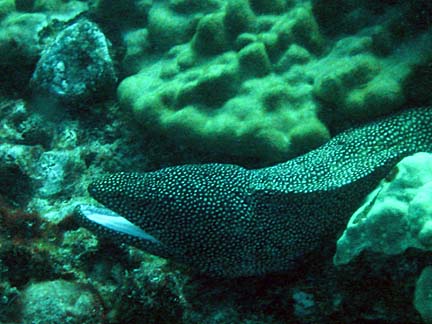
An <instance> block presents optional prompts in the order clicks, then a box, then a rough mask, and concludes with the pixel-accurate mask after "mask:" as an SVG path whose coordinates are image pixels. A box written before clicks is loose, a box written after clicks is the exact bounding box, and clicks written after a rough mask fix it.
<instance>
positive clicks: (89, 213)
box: [75, 204, 161, 244]
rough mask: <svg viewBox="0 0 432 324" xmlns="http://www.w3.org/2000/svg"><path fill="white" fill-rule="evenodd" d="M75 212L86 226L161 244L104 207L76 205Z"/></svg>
mask: <svg viewBox="0 0 432 324" xmlns="http://www.w3.org/2000/svg"><path fill="white" fill-rule="evenodd" d="M75 212H76V214H77V215H78V216H79V217H80V218H81V219H82V220H83V221H84V222H85V223H87V224H90V225H93V226H94V225H95V224H96V225H99V226H102V227H103V228H107V229H110V230H112V231H114V232H116V233H119V234H126V235H130V236H133V237H136V238H139V239H140V240H144V241H147V242H150V243H155V244H161V242H160V241H159V240H158V239H157V238H155V237H154V236H153V235H151V234H149V233H147V232H145V231H144V230H143V229H142V228H140V227H138V226H136V225H135V224H134V223H132V222H130V221H129V220H127V219H126V218H124V217H123V216H121V215H120V214H118V213H116V212H114V211H112V210H111V209H108V208H106V207H103V206H102V207H97V206H93V205H85V204H83V205H78V206H77V207H76V208H75Z"/></svg>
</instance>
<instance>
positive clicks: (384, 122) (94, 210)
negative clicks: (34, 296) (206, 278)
mask: <svg viewBox="0 0 432 324" xmlns="http://www.w3.org/2000/svg"><path fill="white" fill-rule="evenodd" d="M431 125H432V107H428V108H417V109H412V110H408V111H406V112H403V113H399V114H397V115H394V116H392V117H389V118H385V119H381V120H379V121H376V122H373V123H370V124H366V125H364V126H361V127H358V128H354V129H351V130H348V131H345V132H343V133H341V134H339V135H337V136H335V137H334V138H333V139H331V140H330V141H329V142H328V143H326V144H324V145H323V146H321V147H319V148H318V149H315V150H313V151H311V152H309V153H307V154H305V155H303V156H299V157H297V158H294V159H292V160H290V161H288V162H285V163H281V164H278V165H275V166H272V167H268V168H262V169H256V170H247V169H245V168H242V167H240V166H237V165H230V164H203V165H183V166H174V167H169V168H165V169H162V170H159V171H155V172H148V173H124V172H123V173H118V174H112V175H108V176H106V177H104V178H102V179H101V180H98V181H95V182H94V183H92V184H91V185H90V186H89V192H90V194H91V196H92V197H93V198H95V199H96V200H97V201H98V202H99V203H101V204H102V205H104V207H95V206H91V205H79V206H77V207H76V210H75V215H76V216H77V218H78V220H79V221H80V222H81V224H83V225H84V226H86V227H88V228H89V229H91V230H93V231H94V232H96V233H98V234H101V235H105V236H110V237H112V238H113V239H115V240H118V241H119V242H124V243H128V244H131V245H134V246H137V247H139V248H141V249H143V250H145V251H148V252H149V253H152V254H155V255H159V256H162V257H164V258H169V259H173V260H175V261H177V262H181V263H184V264H186V265H189V266H190V267H191V268H193V269H195V270H196V271H198V272H201V273H205V274H207V275H210V276H218V277H238V276H254V275H262V274H265V273H269V272H281V271H287V270H289V269H292V267H293V266H294V265H295V264H296V263H298V261H299V260H302V259H303V258H304V257H305V256H306V255H308V254H310V253H311V252H313V251H317V250H318V249H319V248H320V246H322V245H323V244H334V240H335V238H336V235H337V233H338V232H340V231H342V230H343V229H344V227H345V225H346V223H347V221H348V219H349V217H350V216H351V214H352V213H353V212H354V211H355V210H356V209H357V208H358V207H359V206H360V204H361V202H362V200H363V199H364V197H365V196H366V195H367V194H368V193H369V192H370V191H372V189H373V188H374V187H375V186H376V185H377V184H378V182H379V181H380V180H381V179H382V178H384V177H385V176H386V175H387V174H388V172H389V171H390V170H391V169H392V168H393V166H394V165H395V164H396V163H397V162H398V161H399V160H400V159H402V158H403V157H405V156H407V155H410V154H413V153H415V152H419V151H429V152H430V151H431V148H432V127H431ZM107 208H108V209H107Z"/></svg>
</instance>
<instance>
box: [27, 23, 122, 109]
mask: <svg viewBox="0 0 432 324" xmlns="http://www.w3.org/2000/svg"><path fill="white" fill-rule="evenodd" d="M109 46H110V45H109V41H108V40H107V39H106V38H105V36H104V34H103V33H102V32H101V30H100V29H99V28H98V27H97V26H96V25H95V24H94V23H92V22H90V21H87V20H81V21H78V22H76V23H74V24H72V25H71V26H69V27H67V28H65V29H64V30H63V31H62V32H60V33H59V35H58V36H57V37H56V39H55V40H54V42H53V43H52V44H51V45H49V46H48V47H47V48H46V49H45V50H44V52H43V53H42V56H41V58H40V60H39V62H38V64H37V66H36V70H35V71H34V73H33V76H32V80H31V84H32V86H33V88H34V91H35V92H36V93H37V94H38V95H40V96H43V95H48V96H49V97H52V98H53V99H55V100H56V101H59V102H62V103H67V104H78V103H82V102H83V101H84V102H85V101H86V100H89V99H90V98H92V100H97V99H100V98H104V97H109V96H110V95H112V91H113V89H114V86H115V83H116V81H117V77H116V73H115V70H114V63H113V61H112V59H111V56H110V53H109Z"/></svg>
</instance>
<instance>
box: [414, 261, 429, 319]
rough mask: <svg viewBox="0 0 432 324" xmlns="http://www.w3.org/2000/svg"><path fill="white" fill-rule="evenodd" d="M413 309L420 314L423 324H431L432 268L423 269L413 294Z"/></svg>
mask: <svg viewBox="0 0 432 324" xmlns="http://www.w3.org/2000/svg"><path fill="white" fill-rule="evenodd" d="M414 307H415V309H416V310H417V311H418V312H419V313H420V315H421V317H422V319H423V321H424V323H426V324H430V323H432V267H431V266H428V267H426V268H424V269H423V271H422V273H421V274H420V277H419V278H418V280H417V282H416V286H415V292H414Z"/></svg>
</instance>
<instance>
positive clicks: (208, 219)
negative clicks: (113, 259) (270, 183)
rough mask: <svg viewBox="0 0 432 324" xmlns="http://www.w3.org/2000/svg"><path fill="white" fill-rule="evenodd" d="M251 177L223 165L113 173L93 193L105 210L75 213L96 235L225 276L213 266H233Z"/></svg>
mask: <svg viewBox="0 0 432 324" xmlns="http://www.w3.org/2000/svg"><path fill="white" fill-rule="evenodd" d="M248 175H249V173H248V172H247V171H246V170H245V169H243V168H241V167H239V166H234V165H223V164H206V165H186V166H176V167H171V168H165V169H162V170H159V171H155V172H147V173H117V174H112V175H108V176H106V177H105V178H102V179H101V180H98V181H95V182H93V183H92V184H91V185H90V186H89V189H88V190H89V193H90V195H91V196H92V197H93V198H95V199H96V200H97V201H98V202H99V203H100V204H102V205H103V207H102V206H101V207H96V206H92V205H79V206H77V207H76V210H75V215H76V216H77V218H78V220H79V222H80V223H81V224H82V225H84V226H85V227H87V228H89V229H90V230H92V231H93V232H95V233H97V234H100V235H103V236H109V237H110V238H112V239H114V240H118V241H119V242H121V243H127V244H131V245H134V246H136V247H138V248H141V249H143V250H145V251H147V252H149V253H152V254H155V255H159V256H162V257H164V258H170V259H174V260H175V261H178V262H182V263H186V264H189V265H192V266H195V267H198V270H199V272H213V273H214V272H222V270H220V271H218V269H214V264H219V265H220V266H221V267H222V268H223V267H225V266H227V265H228V264H227V262H228V263H229V262H232V259H231V257H233V256H231V257H230V255H229V254H230V252H229V251H230V250H231V251H232V247H233V246H238V245H239V244H240V245H241V244H242V243H241V242H242V239H243V236H245V235H246V233H247V231H246V228H245V226H246V227H247V226H248V219H249V218H250V213H251V208H250V204H249V203H250V201H249V200H248V199H249V195H248V190H247V188H248ZM213 261H214V262H213Z"/></svg>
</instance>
